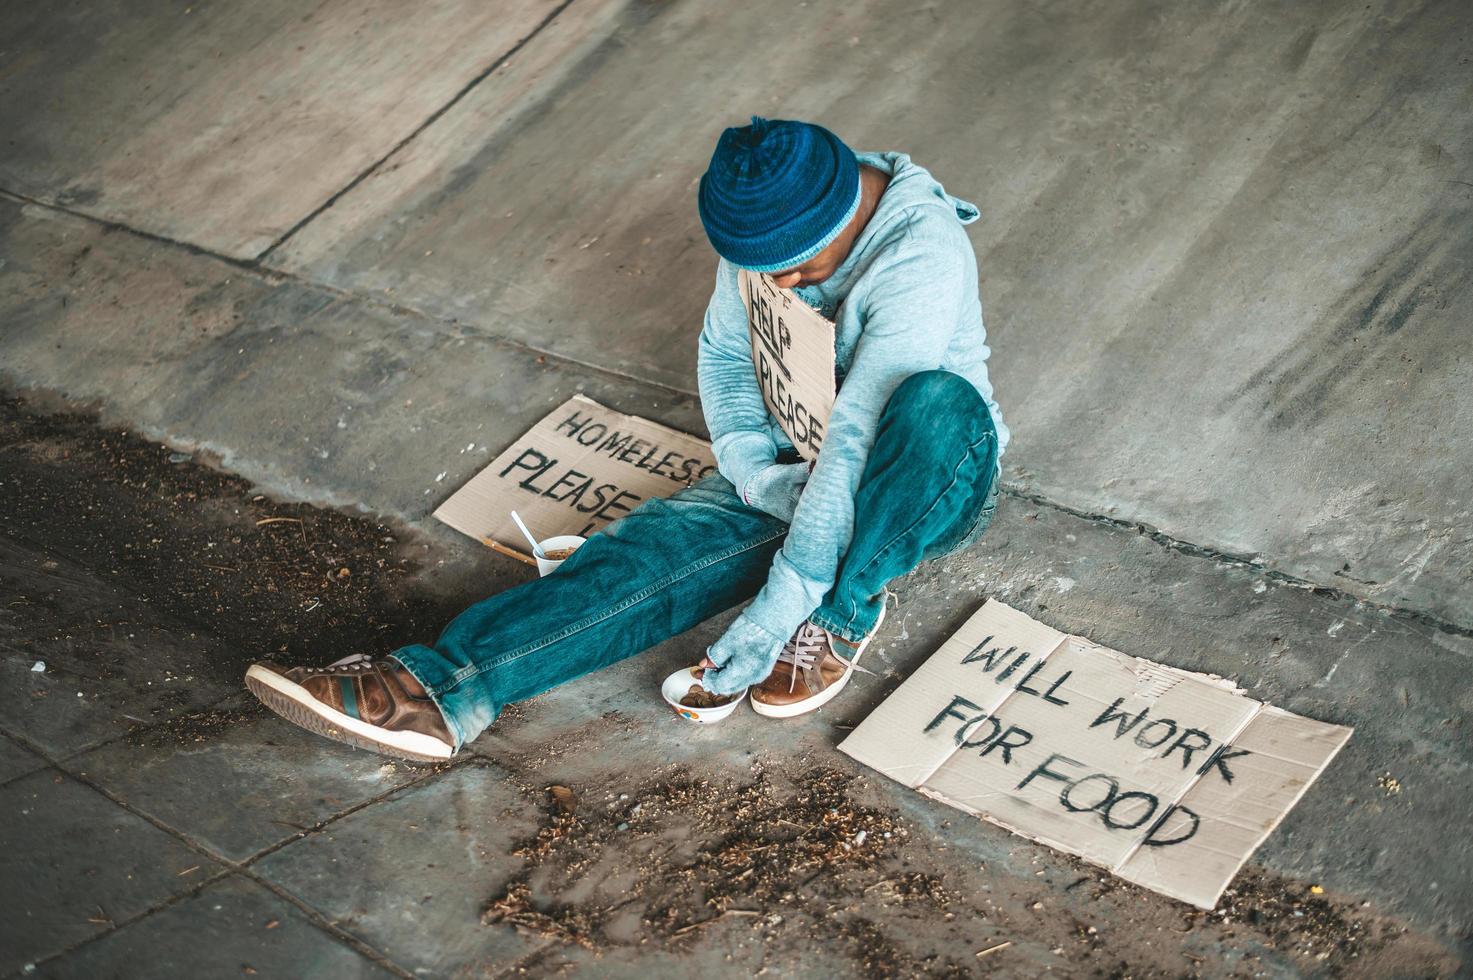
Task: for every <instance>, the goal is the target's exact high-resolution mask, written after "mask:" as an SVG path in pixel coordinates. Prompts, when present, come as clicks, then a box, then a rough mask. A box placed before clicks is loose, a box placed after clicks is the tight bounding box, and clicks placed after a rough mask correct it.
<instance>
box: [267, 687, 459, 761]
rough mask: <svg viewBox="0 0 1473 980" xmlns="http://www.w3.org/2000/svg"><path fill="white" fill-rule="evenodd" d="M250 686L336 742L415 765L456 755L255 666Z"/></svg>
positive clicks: (290, 718)
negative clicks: (348, 711) (338, 706)
mask: <svg viewBox="0 0 1473 980" xmlns="http://www.w3.org/2000/svg"><path fill="white" fill-rule="evenodd" d="M245 682H246V687H248V688H250V691H251V693H252V694H254V695H255V696H256V697H257V698H259V699H260V701H261V703H262V704H264V705H265V706H266V707H268V708H270V709H271V710H272V711H274V712H276V713H277V714H278V715H280V716H281V717H283V718H285V719H286V720H287V721H289V722H291V723H292V724H293V725H297V726H298V727H300V728H305V729H307V730H308V731H309V732H315V733H317V734H318V735H321V736H323V737H325V738H330V739H332V740H333V741H335V742H343V743H344V744H347V745H352V746H355V747H356V748H360V749H367V750H369V751H370V752H378V753H380V754H382V755H392V756H397V757H398V758H401V759H411V760H413V761H415V762H444V761H445V760H446V759H448V758H450V757H451V756H452V755H454V754H455V753H454V752H453V751H452V750H451V748H450V745H449V744H448V743H446V742H442V741H440V740H439V739H438V738H435V737H434V736H433V735H426V734H424V733H423V732H391V731H389V730H387V729H384V728H379V727H378V726H377V725H370V724H369V723H368V722H366V721H361V720H359V719H357V718H350V717H348V716H347V715H345V714H343V713H342V712H341V711H338V710H337V709H335V708H333V707H332V706H331V705H327V704H323V703H322V702H321V701H319V700H317V699H316V698H314V697H313V696H312V694H311V692H310V691H308V690H307V689H306V688H305V687H303V686H302V685H300V684H297V683H295V682H293V681H290V680H287V679H286V678H285V677H282V676H281V675H280V674H278V673H276V672H275V671H271V670H267V669H266V668H265V667H262V666H260V665H259V664H253V665H252V666H251V668H250V669H249V670H247V671H246V676H245Z"/></svg>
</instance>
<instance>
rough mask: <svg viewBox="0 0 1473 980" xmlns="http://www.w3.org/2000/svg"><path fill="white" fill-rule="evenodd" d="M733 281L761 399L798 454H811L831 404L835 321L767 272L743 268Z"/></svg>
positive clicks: (815, 450)
mask: <svg viewBox="0 0 1473 980" xmlns="http://www.w3.org/2000/svg"><path fill="white" fill-rule="evenodd" d="M737 285H738V288H739V289H740V291H741V294H742V302H743V303H744V304H745V305H746V307H747V330H748V332H749V333H750V334H751V340H752V365H753V367H755V368H756V369H757V383H758V384H759V385H760V386H761V388H762V400H763V401H764V402H766V403H767V410H768V411H769V412H771V413H772V417H773V418H775V419H777V422H778V425H780V426H782V430H783V432H785V433H787V436H788V439H789V441H791V442H792V444H793V448H794V449H796V450H798V454H799V455H800V456H802V457H803V458H804V459H807V460H810V461H811V460H815V459H817V458H818V451H819V449H820V448H821V447H822V446H823V435H824V432H825V430H827V428H828V424H829V415H830V413H832V412H833V410H834V394H835V393H834V325H833V324H832V323H830V322H829V321H828V320H826V319H824V318H823V316H821V315H820V314H819V313H818V311H817V310H815V309H813V308H812V307H811V306H809V305H808V304H807V303H805V302H803V301H802V300H801V299H799V298H798V296H797V295H796V294H794V293H793V291H792V290H790V289H779V288H778V287H777V285H776V284H775V283H774V282H773V281H772V277H771V276H769V275H765V274H760V273H755V272H748V271H747V270H746V269H742V270H741V271H740V272H739V273H738V275H737Z"/></svg>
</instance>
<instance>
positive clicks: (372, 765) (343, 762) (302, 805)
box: [69, 695, 425, 861]
mask: <svg viewBox="0 0 1473 980" xmlns="http://www.w3.org/2000/svg"><path fill="white" fill-rule="evenodd" d="M191 723H192V724H191ZM69 768H72V769H73V770H74V771H76V772H78V773H80V774H82V775H84V776H86V777H87V778H88V779H91V780H93V781H94V782H96V783H97V785H99V786H101V787H103V788H104V789H106V790H107V791H108V792H109V793H111V794H112V795H113V796H114V797H116V798H117V799H120V800H122V801H123V802H125V803H126V804H128V805H129V806H130V807H132V808H134V809H135V810H137V811H138V812H140V813H145V814H148V815H149V816H151V817H153V818H154V819H155V820H158V821H160V822H161V823H163V824H166V825H167V826H169V827H172V828H173V829H175V830H177V831H179V832H180V833H182V834H184V835H186V836H188V837H189V838H190V839H191V840H194V841H197V842H198V843H200V844H201V845H203V846H205V847H207V848H209V849H210V850H211V851H212V852H214V853H216V854H219V855H221V856H223V857H224V858H226V859H228V860H231V861H243V860H245V859H247V858H249V857H251V856H252V855H254V854H257V853H259V852H260V851H262V850H264V849H265V848H267V847H270V846H271V845H273V844H276V843H278V842H280V841H284V840H288V839H290V838H292V837H295V836H297V835H299V834H301V833H303V832H305V831H307V830H309V829H311V828H312V827H314V826H316V825H317V824H319V823H321V822H323V821H326V820H329V819H331V818H332V817H334V816H337V815H338V814H340V813H343V812H345V811H348V810H351V809H353V808H355V807H358V806H362V805H363V804H364V803H366V802H367V801H369V800H371V799H373V798H375V797H377V796H380V795H382V794H384V793H387V792H389V791H391V790H393V789H394V788H395V787H397V786H402V785H404V784H405V783H407V782H410V781H412V780H414V779H416V778H419V777H422V776H423V775H424V773H425V769H423V768H416V767H413V766H410V765H407V764H406V765H394V764H393V763H392V762H390V760H387V759H383V758H380V757H378V756H375V755H373V754H371V753H368V752H361V751H358V750H356V749H351V748H349V747H347V746H345V745H339V744H337V743H324V744H319V742H318V741H316V740H305V739H303V738H302V737H301V731H300V729H297V728H294V727H293V726H291V725H289V724H288V723H286V722H284V721H282V720H281V719H279V718H277V717H276V716H275V715H272V714H270V713H268V712H267V711H266V710H265V709H264V708H262V707H261V706H260V705H259V704H258V703H257V702H256V701H255V700H254V699H252V698H249V697H248V696H247V695H241V696H240V697H239V698H238V699H235V700H232V701H230V702H227V703H226V704H223V705H220V706H218V707H216V708H214V709H211V710H210V711H207V712H204V713H202V714H200V715H199V716H196V717H195V718H186V719H183V720H182V721H181V722H180V723H176V724H174V725H171V726H170V727H169V728H167V729H164V730H159V731H156V732H148V733H141V734H140V735H139V736H137V737H134V738H128V739H123V740H120V741H117V742H114V743H112V744H110V745H106V746H103V747H102V748H100V749H97V750H96V751H93V752H89V753H87V754H86V755H83V756H80V757H79V758H77V759H75V760H74V761H73V762H72V763H71V764H70V765H69ZM203 787H209V792H201V788H203Z"/></svg>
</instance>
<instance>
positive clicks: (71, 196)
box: [0, 0, 561, 258]
mask: <svg viewBox="0 0 1473 980" xmlns="http://www.w3.org/2000/svg"><path fill="white" fill-rule="evenodd" d="M560 2H561V0H534V2H529V3H495V4H484V3H472V2H464V0H443V2H437V3H433V4H429V5H425V6H416V7H414V8H409V7H404V6H402V5H400V4H395V3H392V2H388V0H378V2H374V3H369V4H362V3H346V2H339V0H329V2H326V3H319V4H315V5H313V6H312V7H310V8H307V9H304V8H303V7H302V6H301V5H300V4H293V3H286V2H275V3H269V4H253V5H252V6H251V7H250V8H249V9H247V8H244V7H235V6H232V5H229V4H210V3H196V4H193V5H184V6H180V5H143V6H140V5H138V4H131V3H124V2H121V0H115V2H110V3H104V4H88V5H87V6H86V7H85V8H64V7H55V6H35V7H30V8H28V9H26V10H16V11H14V12H13V13H12V16H11V17H10V18H9V19H8V23H7V26H6V32H5V39H4V42H3V43H4V46H5V53H6V55H7V57H6V59H5V60H6V63H7V69H6V71H5V74H4V77H3V78H0V132H4V133H5V134H6V138H5V139H4V140H3V141H0V186H3V187H4V188H5V189H7V190H11V191H15V192H18V193H21V194H26V195H29V196H31V197H35V198H42V199H46V200H51V201H56V202H58V203H61V204H64V205H67V206H69V207H75V208H80V209H82V210H85V211H87V212H88V213H90V214H95V215H98V216H99V217H103V218H107V219H109V220H114V221H122V222H125V223H127V224H129V225H131V226H132V227H135V228H143V229H146V230H147V231H150V232H152V233H154V234H159V235H164V236H167V237H170V238H175V239H181V240H186V241H189V242H191V243H193V244H196V245H202V246H204V247H206V248H211V249H214V250H216V251H220V252H224V253H227V254H230V255H234V256H238V257H241V258H250V257H253V256H255V255H256V254H257V253H258V252H260V251H262V250H264V249H265V248H267V247H268V246H269V245H270V244H271V243H272V242H273V241H275V240H276V238H277V237H279V236H281V235H282V234H284V233H285V232H286V231H287V230H288V229H290V228H291V227H292V226H293V225H295V224H296V223H297V222H298V221H300V220H301V219H303V218H304V217H306V216H307V215H309V214H311V213H312V211H313V210H315V209H316V208H317V207H319V206H321V205H322V204H323V203H325V202H326V201H327V200H329V199H330V198H331V197H332V195H333V194H334V193H336V192H337V191H338V190H339V189H340V188H342V187H343V186H344V185H346V184H348V183H349V182H350V181H352V180H353V179H354V178H355V177H356V176H357V175H358V174H359V173H361V172H362V171H363V170H365V169H367V168H368V167H369V166H370V165H372V164H373V163H374V161H376V160H378V159H380V158H381V157H382V156H383V155H384V154H386V153H388V152H389V150H391V149H392V148H393V147H394V146H395V145H396V144H397V143H399V142H400V141H401V140H403V139H404V138H405V137H407V136H409V135H410V134H411V133H413V132H414V131H415V129H416V128H417V127H418V126H420V125H421V124H422V123H423V122H424V121H425V120H426V119H427V118H429V117H431V116H432V115H433V114H434V113H435V112H436V111H438V110H439V109H441V108H442V107H443V106H445V105H446V104H447V103H449V102H450V101H451V100H452V99H454V97H455V96H456V94H457V93H458V92H460V90H461V89H462V88H464V87H465V86H466V85H467V84H469V83H471V82H472V81H474V80H475V79H476V78H477V77H478V76H479V75H480V74H482V73H483V72H485V71H487V70H488V69H490V68H491V67H492V66H493V65H495V64H496V63H497V61H498V60H499V59H501V58H502V57H504V56H505V55H506V54H507V53H508V52H509V51H511V50H512V49H513V48H514V47H515V46H516V45H517V43H518V42H520V41H521V40H522V39H523V38H525V37H526V36H527V35H529V34H530V33H532V32H533V31H535V29H536V28H537V26H538V24H539V23H541V21H542V20H543V19H544V18H545V17H546V16H547V15H548V14H550V13H551V12H553V11H554V10H555V9H557V7H558V6H559V4H560Z"/></svg>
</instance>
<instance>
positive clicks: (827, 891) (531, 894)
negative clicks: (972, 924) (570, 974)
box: [484, 767, 967, 976]
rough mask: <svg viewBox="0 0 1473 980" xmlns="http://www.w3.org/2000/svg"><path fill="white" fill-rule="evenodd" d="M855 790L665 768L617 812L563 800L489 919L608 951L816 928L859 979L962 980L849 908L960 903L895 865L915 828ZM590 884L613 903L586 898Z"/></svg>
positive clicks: (819, 774)
mask: <svg viewBox="0 0 1473 980" xmlns="http://www.w3.org/2000/svg"><path fill="white" fill-rule="evenodd" d="M854 779H855V777H854V776H852V775H848V774H845V773H843V772H841V771H839V770H837V769H831V768H823V767H818V768H813V769H810V770H808V771H806V772H804V773H802V774H801V775H799V776H798V777H797V779H796V780H794V781H793V782H792V783H791V784H788V785H783V783H784V781H783V780H780V779H778V778H776V777H774V776H772V775H770V774H769V773H768V772H766V771H765V770H759V772H758V774H757V777H756V779H755V780H753V781H751V782H748V783H745V784H741V783H737V782H735V781H716V780H711V779H705V778H700V777H698V776H694V775H692V774H691V773H690V772H689V771H688V770H685V769H672V770H667V771H664V772H661V773H657V774H656V775H655V777H654V779H653V780H651V781H650V782H649V783H647V784H645V785H643V786H641V787H639V788H638V789H637V790H636V792H635V793H634V794H621V795H620V796H619V797H616V798H615V799H614V800H612V801H602V802H585V803H584V804H583V805H581V806H575V807H573V808H572V809H571V810H570V809H569V807H568V805H567V802H566V799H565V798H561V797H560V798H559V799H557V800H555V801H554V802H555V805H554V806H553V807H552V808H551V809H550V811H549V814H548V819H547V821H546V822H545V823H544V825H543V826H542V828H541V829H540V830H539V831H538V833H537V835H536V836H535V837H533V838H532V839H531V840H528V841H526V842H524V843H523V844H522V845H521V846H520V847H519V848H518V849H517V850H516V851H515V852H514V853H515V854H516V855H517V856H519V857H523V858H526V859H527V860H528V865H527V868H526V869H525V870H524V871H523V872H522V873H520V874H519V875H517V876H516V877H515V878H513V879H512V880H511V881H510V882H509V883H508V884H507V886H506V888H505V890H504V891H503V892H502V893H501V894H500V895H497V896H495V897H494V898H493V899H492V900H491V902H490V903H489V905H488V906H487V909H486V912H485V915H484V921H486V922H507V923H511V924H513V925H515V926H517V927H518V928H521V929H524V930H527V931H530V932H533V933H536V934H538V935H541V936H545V937H549V938H552V939H556V940H559V941H562V942H568V943H576V944H578V945H580V946H583V947H585V948H587V949H591V950H605V949H608V948H610V947H613V946H619V945H625V944H628V943H629V942H630V941H632V940H633V939H634V938H635V937H638V938H640V939H649V938H655V939H658V940H660V941H661V942H666V943H669V942H680V941H685V942H691V941H694V940H695V939H696V937H698V936H699V935H700V934H701V933H702V932H703V931H704V930H706V929H707V928H708V927H710V926H712V925H715V924H717V923H727V922H736V921H738V920H744V921H746V922H747V924H748V926H749V928H751V929H752V930H754V931H756V932H758V933H762V934H764V937H765V938H776V937H777V936H779V935H787V934H791V933H793V932H794V931H795V930H797V931H808V930H812V929H821V930H823V931H824V932H825V933H827V934H829V939H830V941H829V942H828V943H826V945H827V946H828V947H829V951H830V952H835V951H836V950H835V949H834V946H835V944H837V945H838V946H839V947H840V948H841V949H842V950H843V951H844V952H846V953H847V954H848V955H849V956H850V957H851V958H852V959H853V960H854V963H855V965H856V966H857V967H858V968H859V969H860V970H861V972H863V973H864V974H865V975H866V976H899V975H913V974H918V973H926V974H928V975H933V976H962V975H965V974H966V972H967V971H966V970H965V968H964V967H963V965H962V964H961V963H959V962H954V961H951V960H949V959H947V958H945V957H939V956H917V955H915V954H914V953H912V952H910V951H908V950H906V949H905V947H904V944H903V943H902V942H901V941H899V939H898V938H897V937H896V936H894V935H892V934H891V932H890V931H889V930H888V929H887V928H886V927H884V926H881V925H880V924H878V923H876V922H874V921H872V920H870V919H868V918H866V917H865V916H863V915H860V914H858V913H857V908H855V907H845V906H852V905H853V903H854V900H855V899H856V898H861V897H864V896H867V895H869V894H871V893H874V892H879V893H880V896H879V897H882V898H884V899H886V900H887V901H888V902H889V903H892V904H893V903H902V904H906V905H916V906H923V907H924V908H926V909H927V910H930V911H932V912H934V913H936V914H939V915H941V916H947V915H949V914H950V913H949V912H948V908H949V906H950V905H951V903H952V902H953V901H954V900H955V896H953V895H951V894H950V893H949V892H948V891H947V890H946V889H945V887H943V885H942V884H941V881H940V879H939V878H938V877H936V876H934V875H929V874H925V873H922V872H918V871H909V870H904V869H901V868H898V867H896V860H897V854H898V853H899V851H900V849H901V848H902V846H903V845H904V843H905V841H906V839H907V837H908V836H909V833H910V831H909V829H908V828H907V827H906V826H905V824H904V823H903V822H902V821H900V820H899V819H898V818H897V817H896V816H895V815H894V814H893V813H891V812H888V811H886V810H883V809H879V808H875V807H871V806H866V805H863V804H861V803H858V802H856V800H855V799H854V798H853V796H852V795H851V794H850V793H849V791H848V790H849V786H850V784H851V783H852V782H853V781H854ZM558 789H563V788H562V787H558ZM592 881H597V882H601V883H606V884H612V885H614V886H615V887H616V888H617V892H611V891H610V890H608V888H606V887H605V886H603V885H594V886H593V887H587V883H588V882H592ZM882 889H883V891H881V890H882ZM571 894H579V895H580V897H579V898H578V899H577V900H575V901H570V900H568V899H567V898H566V896H568V895H571ZM559 896H561V897H559Z"/></svg>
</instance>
